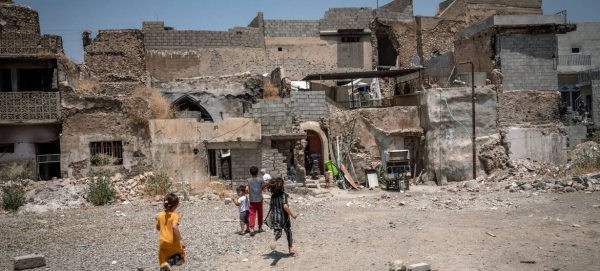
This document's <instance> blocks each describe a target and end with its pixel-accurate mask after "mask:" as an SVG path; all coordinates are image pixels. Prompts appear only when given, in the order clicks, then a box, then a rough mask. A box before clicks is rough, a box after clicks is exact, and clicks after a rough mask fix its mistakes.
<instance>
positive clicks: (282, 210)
mask: <svg viewBox="0 0 600 271" xmlns="http://www.w3.org/2000/svg"><path fill="white" fill-rule="evenodd" d="M267 188H268V189H269V191H270V192H271V202H270V203H269V205H270V207H271V215H272V225H271V226H270V227H271V228H272V229H273V230H274V231H275V239H274V240H273V242H271V249H273V250H274V249H275V247H276V246H277V240H279V238H281V235H282V230H283V231H285V236H286V238H287V241H288V248H289V252H290V254H293V253H294V246H293V244H292V229H291V226H292V223H291V221H290V217H291V218H293V219H296V217H298V216H297V215H296V214H294V213H293V212H292V210H290V207H289V205H288V197H289V196H288V194H286V193H285V192H284V185H283V179H282V178H280V177H279V178H275V179H272V180H270V181H269V183H268V185H267Z"/></svg>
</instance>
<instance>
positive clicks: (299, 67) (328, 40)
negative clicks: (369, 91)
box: [266, 35, 372, 80]
mask: <svg viewBox="0 0 600 271" xmlns="http://www.w3.org/2000/svg"><path fill="white" fill-rule="evenodd" d="M352 36H356V35H352ZM357 37H359V39H360V40H359V42H356V43H342V38H343V37H342V36H321V37H268V38H266V62H267V70H268V71H271V70H273V69H275V68H277V67H283V68H284V69H285V71H286V76H287V77H289V78H291V79H293V80H300V79H302V78H304V77H305V76H306V75H309V74H314V73H328V72H353V71H363V70H365V69H371V66H372V64H371V61H372V56H371V54H372V53H371V52H372V49H371V48H372V47H371V41H370V36H367V35H358V36H357ZM342 47H344V48H342ZM347 47H351V48H350V49H351V52H347V51H346V52H344V51H342V50H349V49H348V48H347ZM341 57H344V58H347V59H349V60H351V62H352V64H353V65H352V67H344V66H342V65H340V61H339V59H340V58H341Z"/></svg>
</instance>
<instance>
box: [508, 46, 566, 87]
mask: <svg viewBox="0 0 600 271" xmlns="http://www.w3.org/2000/svg"><path fill="white" fill-rule="evenodd" d="M500 50H501V51H500V61H501V62H500V63H501V64H500V65H501V70H502V73H503V75H504V81H503V83H504V89H505V90H519V89H539V90H556V89H557V88H558V76H557V72H556V70H555V69H554V60H553V59H552V56H553V55H554V53H555V51H556V41H555V37H554V35H552V34H549V35H530V34H515V35H510V36H502V37H501V38H500Z"/></svg>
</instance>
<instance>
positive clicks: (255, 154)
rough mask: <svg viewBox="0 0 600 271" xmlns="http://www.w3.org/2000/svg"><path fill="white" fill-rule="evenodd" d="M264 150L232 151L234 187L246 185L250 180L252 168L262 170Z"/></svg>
mask: <svg viewBox="0 0 600 271" xmlns="http://www.w3.org/2000/svg"><path fill="white" fill-rule="evenodd" d="M261 160H262V149H232V150H231V165H232V167H231V175H232V176H231V179H232V180H233V185H234V187H236V186H238V185H240V184H244V183H246V179H248V178H250V167H251V166H257V167H259V168H260V166H261V163H262V161H261Z"/></svg>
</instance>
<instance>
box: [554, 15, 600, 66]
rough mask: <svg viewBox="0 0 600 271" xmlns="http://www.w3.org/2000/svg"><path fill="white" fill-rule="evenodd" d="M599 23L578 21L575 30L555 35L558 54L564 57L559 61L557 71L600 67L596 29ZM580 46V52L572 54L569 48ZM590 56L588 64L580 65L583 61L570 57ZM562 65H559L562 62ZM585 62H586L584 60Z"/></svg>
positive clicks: (599, 25)
mask: <svg viewBox="0 0 600 271" xmlns="http://www.w3.org/2000/svg"><path fill="white" fill-rule="evenodd" d="M599 28H600V23H598V22H595V23H578V24H577V30H576V31H573V32H569V33H566V34H560V35H557V37H558V56H559V58H561V57H563V58H564V57H566V58H569V59H564V60H563V61H564V62H563V61H560V62H559V65H558V72H559V73H574V72H579V71H584V70H588V69H591V68H593V67H600V33H598V29H599ZM573 47H580V48H581V54H572V53H571V48H573ZM587 56H590V63H589V65H582V64H584V61H580V60H577V59H572V58H584V57H585V58H586V57H587ZM563 63H564V65H561V64H563ZM585 64H588V63H587V62H586V61H585Z"/></svg>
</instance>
